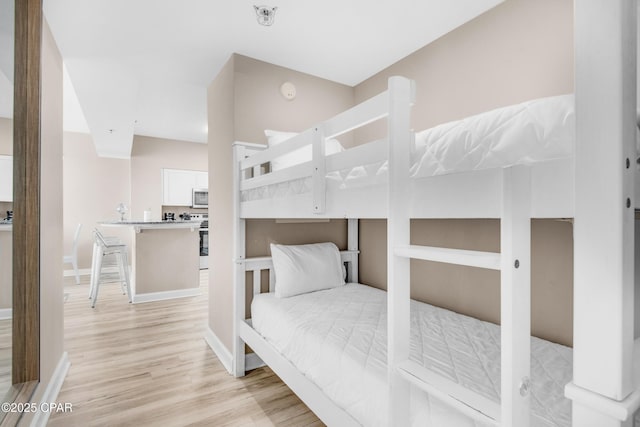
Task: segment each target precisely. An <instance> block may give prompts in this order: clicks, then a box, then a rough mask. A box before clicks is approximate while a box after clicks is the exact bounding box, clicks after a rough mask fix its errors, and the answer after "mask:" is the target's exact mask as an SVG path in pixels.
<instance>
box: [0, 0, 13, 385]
mask: <svg viewBox="0 0 640 427" xmlns="http://www.w3.org/2000/svg"><path fill="white" fill-rule="evenodd" d="M13 64H14V0H0V396H5V395H6V394H7V393H8V392H9V390H10V389H11V383H12V379H11V366H12V363H11V353H12V345H11V343H12V337H11V330H12V320H11V319H12V292H11V289H12V260H13V251H12V240H13V235H12V230H13V226H12V220H13V72H14V68H13Z"/></svg>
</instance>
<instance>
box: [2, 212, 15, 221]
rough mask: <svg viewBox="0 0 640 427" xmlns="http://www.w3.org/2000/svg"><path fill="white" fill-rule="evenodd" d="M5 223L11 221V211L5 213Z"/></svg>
mask: <svg viewBox="0 0 640 427" xmlns="http://www.w3.org/2000/svg"><path fill="white" fill-rule="evenodd" d="M4 220H5V221H6V222H12V221H13V211H7V217H6V218H5V219H4Z"/></svg>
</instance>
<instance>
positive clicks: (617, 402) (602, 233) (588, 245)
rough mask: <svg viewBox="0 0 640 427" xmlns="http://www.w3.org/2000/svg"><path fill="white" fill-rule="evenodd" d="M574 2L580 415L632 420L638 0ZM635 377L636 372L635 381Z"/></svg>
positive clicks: (608, 423)
mask: <svg viewBox="0 0 640 427" xmlns="http://www.w3.org/2000/svg"><path fill="white" fill-rule="evenodd" d="M574 7H575V49H576V54H575V70H576V71H575V73H576V74H575V91H576V141H577V144H576V147H575V152H576V156H575V222H574V246H575V247H574V340H573V343H574V353H573V382H572V383H569V384H568V385H567V386H566V388H565V393H566V395H567V397H569V398H570V399H572V401H573V402H572V406H573V425H574V426H580V427H583V426H586V427H591V426H593V427H596V426H598V427H621V426H625V427H627V426H631V425H632V424H633V420H632V419H631V418H632V417H633V412H634V411H635V410H637V408H638V405H640V391H638V386H639V384H638V383H637V378H635V379H634V373H633V363H634V358H636V359H637V358H638V357H640V355H639V354H637V353H636V354H635V355H634V330H633V327H634V306H633V304H634V241H633V239H634V234H635V233H634V207H635V206H636V204H635V203H634V188H633V185H634V174H635V173H636V172H635V168H634V166H635V158H636V156H635V155H634V153H635V139H636V131H637V129H636V108H637V101H636V74H637V73H636V61H637V59H636V58H637V51H636V44H637V39H636V37H637V34H636V32H637V28H636V27H637V21H636V20H637V8H638V3H637V1H633V0H580V1H575V2H574ZM634 380H635V381H634Z"/></svg>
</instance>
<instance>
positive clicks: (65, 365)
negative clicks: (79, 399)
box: [31, 351, 71, 427]
mask: <svg viewBox="0 0 640 427" xmlns="http://www.w3.org/2000/svg"><path fill="white" fill-rule="evenodd" d="M70 366H71V362H70V361H69V354H68V353H67V352H66V351H65V352H64V353H62V356H61V357H60V361H59V362H58V366H56V369H55V371H53V375H52V376H51V379H50V380H49V383H48V384H47V388H46V389H45V390H44V393H43V394H42V397H41V398H40V402H39V404H38V410H37V411H36V413H35V414H34V416H33V419H32V420H31V427H40V426H43V427H44V426H46V425H47V421H48V420H49V415H51V413H50V412H48V411H44V412H43V411H41V410H40V408H41V406H42V405H43V404H45V403H52V402H56V399H57V398H58V393H60V389H61V388H62V383H64V379H65V377H66V376H67V372H69V367H70ZM40 385H42V383H40ZM38 387H40V386H38Z"/></svg>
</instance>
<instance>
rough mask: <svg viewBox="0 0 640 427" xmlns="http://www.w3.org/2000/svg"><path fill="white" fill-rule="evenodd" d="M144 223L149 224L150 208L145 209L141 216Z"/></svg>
mask: <svg viewBox="0 0 640 427" xmlns="http://www.w3.org/2000/svg"><path fill="white" fill-rule="evenodd" d="M143 217H144V222H151V208H147V209H146V210H145V211H144V214H143Z"/></svg>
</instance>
